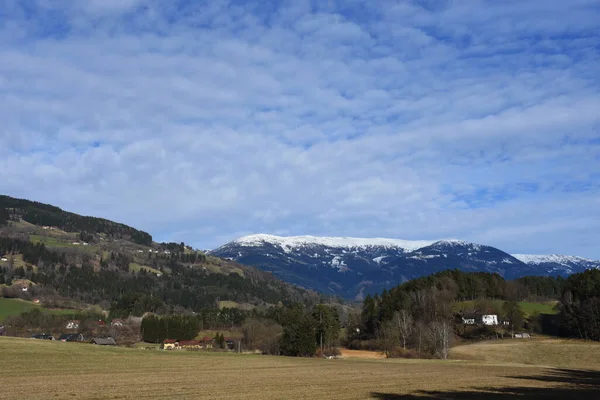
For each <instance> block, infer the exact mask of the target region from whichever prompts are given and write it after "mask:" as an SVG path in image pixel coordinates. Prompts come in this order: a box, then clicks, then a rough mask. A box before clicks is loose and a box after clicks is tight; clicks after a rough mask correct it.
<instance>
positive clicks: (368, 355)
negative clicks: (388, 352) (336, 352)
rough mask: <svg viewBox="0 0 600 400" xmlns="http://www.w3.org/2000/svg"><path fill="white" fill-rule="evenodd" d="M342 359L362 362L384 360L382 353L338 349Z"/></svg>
mask: <svg viewBox="0 0 600 400" xmlns="http://www.w3.org/2000/svg"><path fill="white" fill-rule="evenodd" d="M340 351H341V353H342V354H341V357H342V358H360V359H364V360H381V359H384V358H385V355H384V354H383V353H380V352H378V351H369V350H350V349H340Z"/></svg>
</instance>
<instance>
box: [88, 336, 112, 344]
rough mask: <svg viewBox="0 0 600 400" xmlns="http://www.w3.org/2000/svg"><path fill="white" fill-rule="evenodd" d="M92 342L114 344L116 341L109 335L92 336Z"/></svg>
mask: <svg viewBox="0 0 600 400" xmlns="http://www.w3.org/2000/svg"><path fill="white" fill-rule="evenodd" d="M91 343H92V344H97V345H100V346H116V345H117V342H115V339H113V338H111V337H107V338H93V339H92V341H91Z"/></svg>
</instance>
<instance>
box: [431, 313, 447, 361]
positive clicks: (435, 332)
mask: <svg viewBox="0 0 600 400" xmlns="http://www.w3.org/2000/svg"><path fill="white" fill-rule="evenodd" d="M428 334H429V340H430V344H431V346H432V349H433V351H434V353H435V355H437V356H438V357H439V358H441V359H442V360H446V359H447V358H448V353H449V352H450V345H451V342H452V334H453V332H452V325H451V324H450V322H448V321H447V320H442V319H440V320H436V321H432V322H431V323H430V324H429V329H428Z"/></svg>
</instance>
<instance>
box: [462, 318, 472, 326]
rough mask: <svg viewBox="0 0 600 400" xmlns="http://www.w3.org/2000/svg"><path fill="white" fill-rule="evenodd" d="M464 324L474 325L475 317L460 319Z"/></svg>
mask: <svg viewBox="0 0 600 400" xmlns="http://www.w3.org/2000/svg"><path fill="white" fill-rule="evenodd" d="M462 322H463V324H464V325H475V318H464V317H463V319H462Z"/></svg>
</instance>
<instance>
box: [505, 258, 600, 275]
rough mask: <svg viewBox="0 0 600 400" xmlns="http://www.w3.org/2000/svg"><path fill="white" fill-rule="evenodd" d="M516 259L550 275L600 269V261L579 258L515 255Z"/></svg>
mask: <svg viewBox="0 0 600 400" xmlns="http://www.w3.org/2000/svg"><path fill="white" fill-rule="evenodd" d="M514 257H515V258H516V259H518V260H519V261H522V262H524V263H525V264H527V265H531V266H535V267H537V268H543V269H545V271H546V273H547V274H548V275H554V274H556V273H558V274H560V275H565V274H567V275H568V274H574V273H577V272H581V271H582V270H585V269H591V268H600V261H595V260H590V259H588V258H583V257H577V256H563V255H559V254H547V255H542V254H514Z"/></svg>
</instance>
